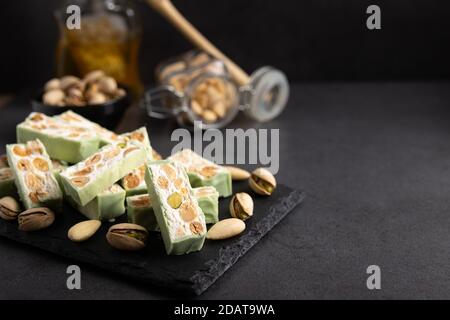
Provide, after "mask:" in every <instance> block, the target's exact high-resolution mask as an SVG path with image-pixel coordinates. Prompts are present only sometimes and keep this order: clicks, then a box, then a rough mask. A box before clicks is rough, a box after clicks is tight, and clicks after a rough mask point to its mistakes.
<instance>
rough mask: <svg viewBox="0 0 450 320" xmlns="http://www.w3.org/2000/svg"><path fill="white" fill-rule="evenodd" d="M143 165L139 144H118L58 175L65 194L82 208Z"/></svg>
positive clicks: (106, 147) (103, 149)
mask: <svg viewBox="0 0 450 320" xmlns="http://www.w3.org/2000/svg"><path fill="white" fill-rule="evenodd" d="M145 162H146V153H145V149H144V148H143V147H142V145H141V144H137V143H136V142H133V141H128V142H119V143H113V144H109V145H106V146H104V147H103V148H101V149H100V150H99V151H98V152H96V153H95V154H93V155H92V156H90V157H89V158H88V159H86V160H84V161H82V162H79V163H77V164H76V165H73V166H71V167H68V168H67V169H66V170H64V171H63V172H61V173H60V176H61V181H62V183H63V185H64V190H65V191H66V194H67V195H69V196H70V197H71V198H72V199H73V200H74V201H75V202H76V203H78V204H79V205H81V206H84V205H86V204H87V203H88V202H89V201H91V200H92V199H94V198H95V197H96V196H97V195H98V194H99V193H100V192H102V191H104V190H106V189H107V188H109V187H111V186H112V185H113V184H114V183H115V182H117V181H119V180H120V179H121V178H123V177H124V176H125V175H126V174H127V173H129V172H130V171H132V170H134V169H136V168H138V167H139V166H141V165H143V164H145Z"/></svg>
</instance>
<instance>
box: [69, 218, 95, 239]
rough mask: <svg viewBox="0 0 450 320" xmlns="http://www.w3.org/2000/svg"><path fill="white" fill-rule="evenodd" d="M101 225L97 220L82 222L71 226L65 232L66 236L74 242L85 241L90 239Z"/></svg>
mask: <svg viewBox="0 0 450 320" xmlns="http://www.w3.org/2000/svg"><path fill="white" fill-rule="evenodd" d="M101 225H102V223H101V222H100V221H99V220H87V221H82V222H79V223H77V224H76V225H74V226H72V227H71V228H70V229H69V231H68V232H67V236H68V237H69V239H70V240H72V241H74V242H81V241H85V240H87V239H89V238H90V237H92V236H93V235H94V234H95V233H96V232H97V230H98V229H99V228H100V226H101Z"/></svg>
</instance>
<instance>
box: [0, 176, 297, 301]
mask: <svg viewBox="0 0 450 320" xmlns="http://www.w3.org/2000/svg"><path fill="white" fill-rule="evenodd" d="M234 187H235V190H234V191H235V192H245V191H247V192H248V189H249V188H248V185H247V184H246V183H243V182H242V183H239V184H235V185H234ZM303 198H304V196H303V193H301V192H299V191H295V190H292V189H290V188H288V187H286V186H283V185H280V186H279V187H278V188H277V190H276V192H274V194H273V195H272V196H271V197H255V212H257V213H258V214H257V215H255V217H253V218H252V219H250V220H248V221H247V223H246V230H245V231H244V232H243V234H242V235H241V236H239V237H236V238H231V239H227V240H224V241H206V243H205V245H204V247H203V249H202V250H201V251H200V252H196V253H192V254H189V255H183V256H168V255H166V253H165V250H164V245H163V242H162V240H161V235H160V234H159V233H156V232H152V233H151V234H150V237H149V245H148V246H147V247H146V248H145V249H144V250H142V251H139V252H131V253H130V252H120V251H117V250H115V249H114V248H112V247H111V246H110V245H108V243H107V241H106V238H105V234H106V232H107V231H108V229H109V227H110V226H111V225H112V224H113V223H108V222H104V223H103V224H102V226H101V228H100V230H99V231H98V232H97V233H96V234H95V235H94V236H93V237H92V238H91V239H89V240H88V241H86V242H82V243H74V242H71V241H70V240H69V239H68V238H67V231H68V230H69V229H70V227H71V226H73V225H74V224H76V223H78V222H81V221H83V220H85V218H84V217H83V216H82V215H80V214H79V213H77V212H76V211H75V210H74V209H72V208H71V207H70V206H68V205H65V206H64V209H63V212H62V213H61V214H60V215H58V216H57V219H56V221H55V223H54V224H53V225H52V226H51V227H49V228H47V229H45V230H41V231H38V232H30V233H26V232H21V231H19V230H17V223H16V221H4V220H0V236H2V237H6V238H8V239H11V240H15V241H17V242H20V243H23V244H27V245H30V246H33V247H36V248H40V249H43V250H46V251H48V252H52V253H55V254H58V255H60V256H62V257H66V258H69V259H70V260H68V261H70V262H71V263H74V264H78V263H80V262H81V263H86V264H90V265H93V266H95V267H98V268H100V269H105V270H108V271H111V272H114V273H117V274H119V275H120V276H122V277H124V278H130V279H133V280H135V281H136V282H138V283H140V284H147V285H149V287H153V288H155V287H159V288H160V289H163V290H166V291H168V292H172V293H173V292H179V293H182V294H187V295H189V294H190V295H192V294H197V295H200V294H201V293H203V292H204V291H205V290H206V289H208V287H209V286H211V284H213V283H214V282H215V281H216V280H217V279H218V278H219V277H220V276H221V275H222V274H223V273H224V272H225V271H227V270H228V269H229V268H230V267H232V266H233V264H235V263H236V262H237V261H238V260H239V259H240V258H241V257H242V256H243V255H244V254H245V253H246V252H247V251H248V250H249V249H251V248H252V247H253V246H254V245H255V244H256V243H257V242H258V241H259V240H260V239H261V238H262V237H264V236H265V235H266V233H267V232H269V231H270V229H272V228H273V227H274V226H275V225H276V224H277V223H278V222H280V221H281V220H282V219H283V218H284V217H285V216H286V215H287V214H288V213H289V212H290V211H291V210H292V209H293V208H294V207H295V206H297V205H299V204H300V203H301V202H302V201H303ZM229 202H230V199H229V198H228V199H221V200H220V214H221V216H220V219H226V218H227V217H229V214H228V207H229ZM120 222H127V219H126V217H125V216H122V217H120V218H119V219H117V221H116V222H115V223H120Z"/></svg>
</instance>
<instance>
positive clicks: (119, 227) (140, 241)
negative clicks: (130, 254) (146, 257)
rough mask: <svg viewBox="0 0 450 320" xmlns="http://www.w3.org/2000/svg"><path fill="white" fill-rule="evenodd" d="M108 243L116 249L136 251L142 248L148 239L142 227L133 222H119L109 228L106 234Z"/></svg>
mask: <svg viewBox="0 0 450 320" xmlns="http://www.w3.org/2000/svg"><path fill="white" fill-rule="evenodd" d="M106 240H107V241H108V243H109V244H110V245H111V246H112V247H113V248H116V249H118V250H124V251H136V250H140V249H143V248H144V247H145V245H146V243H147V240H148V232H147V230H146V229H145V228H144V227H141V226H140V225H137V224H133V223H119V224H115V225H113V226H112V227H111V228H109V230H108V233H107V234H106Z"/></svg>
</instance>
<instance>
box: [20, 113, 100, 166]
mask: <svg viewBox="0 0 450 320" xmlns="http://www.w3.org/2000/svg"><path fill="white" fill-rule="evenodd" d="M16 130H17V141H18V142H19V143H24V142H27V141H30V140H34V139H39V140H40V141H41V142H42V143H43V144H44V145H45V148H46V150H47V153H48V155H49V156H50V157H51V158H53V159H57V160H62V161H66V162H69V163H77V162H79V161H81V160H83V159H85V158H87V157H89V156H90V155H91V154H93V153H94V152H96V151H97V150H98V148H99V142H100V140H99V137H98V136H97V134H96V133H95V132H93V131H92V130H89V129H87V128H84V127H82V126H75V125H72V124H68V123H67V122H64V121H59V120H58V119H57V118H56V119H55V118H51V117H48V116H46V115H44V114H42V113H38V112H33V113H31V114H30V115H29V116H28V117H27V118H26V119H25V121H24V122H22V123H20V124H19V125H18V126H17V128H16Z"/></svg>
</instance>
